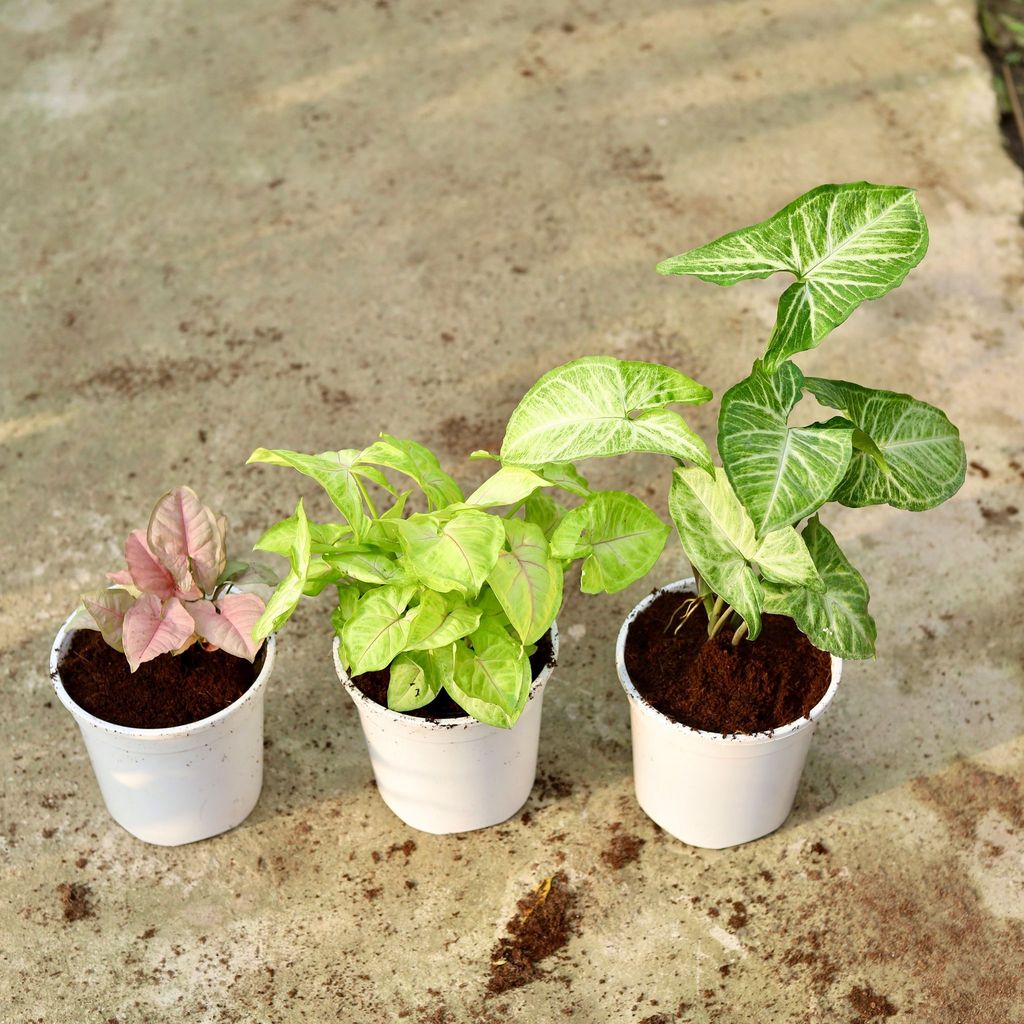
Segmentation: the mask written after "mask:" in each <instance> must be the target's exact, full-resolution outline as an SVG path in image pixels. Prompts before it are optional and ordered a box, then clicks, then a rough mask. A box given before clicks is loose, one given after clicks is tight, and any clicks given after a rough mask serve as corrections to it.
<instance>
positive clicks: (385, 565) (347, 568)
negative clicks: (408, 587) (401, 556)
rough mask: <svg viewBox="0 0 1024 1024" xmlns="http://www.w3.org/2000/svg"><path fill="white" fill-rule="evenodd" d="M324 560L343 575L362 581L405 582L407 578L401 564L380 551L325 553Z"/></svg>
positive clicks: (407, 575)
mask: <svg viewBox="0 0 1024 1024" xmlns="http://www.w3.org/2000/svg"><path fill="white" fill-rule="evenodd" d="M324 560H325V561H326V562H328V563H329V564H330V565H332V566H333V567H334V568H335V569H337V570H338V571H339V572H341V573H343V574H344V575H345V576H350V577H351V578H352V579H354V580H362V581H363V583H405V582H408V579H409V574H408V573H407V572H406V571H405V569H404V568H403V567H402V565H401V564H400V563H399V562H396V561H395V560H394V559H393V558H389V557H388V556H387V555H386V554H384V553H383V552H381V551H374V550H372V549H370V550H367V551H354V552H341V553H339V554H329V555H325V556H324Z"/></svg>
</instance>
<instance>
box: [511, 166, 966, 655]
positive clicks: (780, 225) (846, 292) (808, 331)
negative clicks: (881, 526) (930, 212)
mask: <svg viewBox="0 0 1024 1024" xmlns="http://www.w3.org/2000/svg"><path fill="white" fill-rule="evenodd" d="M927 246H928V229H927V225H926V224H925V219H924V215H923V213H922V211H921V208H920V206H919V205H918V202H917V198H916V196H915V194H914V192H913V190H911V189H908V188H901V187H890V186H880V185H870V184H868V183H866V182H857V183H853V184H846V185H823V186H821V187H819V188H816V189H813V190H812V191H811V192H808V193H807V194H806V195H804V196H801V197H800V198H799V199H797V200H795V201H794V202H792V203H790V204H789V205H788V206H787V207H785V208H784V209H783V210H781V211H780V212H779V213H777V214H775V215H774V216H773V217H770V218H769V219H768V220H766V221H763V222H762V223H760V224H755V225H754V226H752V227H748V228H743V229H741V230H739V231H733V232H731V233H730V234H727V235H724V236H723V237H722V238H719V239H717V240H716V241H714V242H710V243H708V244H707V245H703V246H700V247H699V248H696V249H692V250H690V251H688V252H685V253H683V254H682V255H680V256H676V257H673V258H672V259H668V260H665V261H664V262H662V263H660V264H659V265H658V268H657V269H658V271H659V273H662V274H688V275H692V276H695V277H700V278H702V279H703V280H706V281H712V282H714V283H715V284H720V285H731V284H735V283H737V282H739V281H743V280H747V279H750V278H764V277H768V276H770V275H771V274H774V273H776V272H780V271H782V272H788V273H791V274H792V275H793V276H794V277H795V278H796V280H795V282H794V283H793V284H791V285H790V286H789V287H788V288H787V289H786V291H785V292H784V293H783V294H782V297H781V299H780V300H779V310H778V316H777V319H776V323H775V328H774V330H773V331H772V334H771V337H770V338H769V341H768V345H767V348H766V350H765V353H764V355H763V356H762V357H761V358H760V359H758V360H757V361H756V362H755V363H754V366H753V369H752V371H751V373H750V375H749V376H748V377H746V378H745V379H744V380H741V381H740V382H739V383H738V384H735V385H734V386H733V387H731V388H730V389H729V390H728V391H726V392H725V394H724V395H723V396H722V404H721V410H720V414H719V419H718V451H719V456H720V458H721V466H720V467H715V466H713V465H712V464H711V462H710V459H709V458H708V457H707V449H706V448H705V447H704V446H703V444H702V443H701V442H700V441H699V439H697V438H695V437H694V436H693V435H692V434H690V433H689V431H686V432H685V433H681V432H680V431H679V429H678V426H676V428H675V429H673V428H671V427H668V426H666V429H660V427H661V424H662V422H663V418H664V417H666V416H671V415H672V414H670V413H667V412H666V411H665V410H664V409H663V402H664V400H665V399H666V398H667V397H668V396H666V395H663V394H661V393H659V392H658V391H657V390H656V389H652V390H650V391H649V392H648V391H637V392H636V393H632V394H629V395H626V396H625V397H624V401H623V404H622V405H621V406H620V407H618V408H617V409H616V410H615V413H616V414H617V416H612V417H611V418H609V417H608V415H607V414H608V412H609V410H608V409H606V408H604V406H603V403H602V402H601V401H600V400H599V399H598V400H595V397H594V395H595V394H597V395H601V394H603V392H604V384H603V381H604V380H605V378H606V377H608V376H609V375H614V374H615V373H617V372H621V371H620V368H622V367H627V366H628V367H631V368H633V369H632V370H631V372H634V373H640V372H641V371H640V370H639V367H643V366H648V367H650V369H649V370H648V373H649V374H653V373H654V372H655V370H654V368H653V364H641V363H620V362H618V361H617V360H614V359H610V358H608V357H603V356H596V357H587V358H583V359H577V360H574V361H573V362H571V363H567V364H566V365H564V366H560V367H556V368H555V369H553V370H551V371H550V372H548V373H547V374H545V375H544V376H543V377H542V378H541V379H540V380H539V381H538V382H537V383H536V384H535V385H534V386H533V387H532V388H531V389H530V390H529V391H528V392H527V394H526V395H525V396H524V397H523V399H522V401H521V402H520V403H519V405H518V407H517V408H516V409H515V411H514V412H513V414H512V417H511V419H510V420H509V423H508V428H507V431H506V434H505V438H504V441H503V444H502V448H501V460H502V462H503V464H504V465H505V466H506V467H512V466H522V467H531V466H536V465H537V464H539V463H542V462H543V463H549V464H550V463H552V462H554V463H556V464H561V465H562V466H563V468H564V470H565V471H566V472H568V471H570V469H572V467H573V464H574V463H576V462H578V461H580V460H583V459H587V458H592V457H594V456H602V455H614V454H622V453H624V452H627V451H645V452H652V451H653V452H661V453H663V454H666V455H669V456H671V457H673V458H674V459H675V460H676V461H677V463H678V465H677V467H676V468H675V469H674V471H673V475H672V484H671V488H670V492H669V511H670V514H671V517H672V519H673V520H674V522H675V525H676V528H677V530H678V532H679V536H680V539H681V541H682V544H683V548H684V550H685V552H686V554H687V556H688V558H689V560H690V562H691V564H692V565H693V569H694V573H695V576H696V579H697V582H698V592H697V597H696V598H694V599H693V600H692V601H691V602H690V603H689V605H688V606H687V609H686V613H685V614H687V615H689V614H693V613H694V612H695V611H696V609H697V608H699V607H704V608H705V610H706V612H707V615H708V631H709V633H710V634H711V635H714V634H716V633H717V632H719V631H720V630H722V629H724V628H726V627H731V628H732V629H733V642H734V643H739V642H740V641H741V640H742V639H743V638H744V637H747V638H748V639H750V640H753V639H755V638H756V637H757V636H758V634H759V633H760V632H761V625H762V622H761V619H762V615H763V614H765V613H772V614H780V615H788V616H790V617H791V618H793V620H794V621H795V622H796V625H797V626H798V628H799V629H800V630H801V631H802V632H803V633H804V634H805V635H806V636H807V637H808V639H809V640H810V641H811V643H812V644H814V646H816V647H818V648H820V649H821V650H824V651H828V652H830V653H832V654H836V655H838V656H840V657H843V658H869V657H872V656H873V655H874V650H875V632H876V631H875V623H874V621H873V619H872V617H871V615H870V614H869V612H868V588H867V585H866V584H865V582H864V580H863V578H862V577H861V575H860V573H859V572H857V570H856V569H855V568H854V567H853V566H852V565H851V564H850V562H849V560H848V559H847V558H846V556H845V555H844V554H843V552H842V551H841V550H840V548H839V546H838V544H837V543H836V540H835V538H834V537H833V536H832V534H831V533H830V532H829V531H828V530H827V529H826V528H825V527H824V526H823V525H822V523H821V521H820V519H819V517H818V511H819V509H820V508H821V507H822V506H823V505H825V504H827V503H828V502H831V501H836V502H839V503H840V504H843V505H847V506H851V507H861V506H865V505H878V504H888V505H892V506H893V507H895V508H900V509H909V510H911V511H922V510H924V509H930V508H934V507H935V506H937V505H939V504H941V503H942V502H943V501H945V500H946V499H947V498H950V497H951V496H952V495H953V494H955V493H956V491H957V490H958V489H959V488H960V486H961V484H962V483H963V481H964V474H965V470H966V456H965V452H964V446H963V444H962V442H961V441H960V436H959V433H958V431H957V429H956V427H955V426H953V424H952V423H950V421H949V420H948V419H947V418H946V416H945V414H944V413H942V412H941V411H940V410H938V409H936V408H934V407H933V406H931V405H928V404H927V403H925V402H921V401H918V400H917V399H915V398H911V397H910V396H909V395H904V394H898V393H896V392H893V391H883V390H878V389H874V388H866V387H861V386H860V385H858V384H851V383H848V382H847V381H841V380H829V379H825V378H821V377H805V376H804V375H803V373H802V372H801V371H800V369H799V368H798V367H797V366H796V365H795V364H794V363H793V362H791V361H790V360H791V357H792V356H795V355H796V354H798V353H800V352H803V351H806V350H807V349H811V348H814V347H816V346H817V345H818V344H820V342H821V341H822V340H823V339H824V338H825V336H826V335H827V334H828V333H829V332H830V331H831V330H832V329H833V328H835V327H837V326H838V325H839V324H841V323H843V321H845V320H846V319H847V317H849V316H850V314H851V313H852V312H853V311H854V309H856V307H857V306H858V305H859V304H860V303H861V302H863V301H865V300H867V299H876V298H879V297H881V296H882V295H884V294H885V293H886V292H888V291H891V290H892V289H893V288H895V287H897V286H898V285H899V284H900V283H901V282H902V281H903V279H904V278H905V277H906V275H907V274H908V272H909V271H910V270H911V269H912V268H913V267H915V266H916V265H917V264H918V263H919V262H920V261H921V259H922V257H923V256H924V253H925V250H926V249H927ZM661 369H663V368H661ZM805 394H810V395H812V396H813V397H814V398H815V399H817V401H818V402H819V403H821V405H823V406H826V407H828V408H830V409H832V410H834V411H835V412H836V413H837V415H835V416H833V417H831V418H830V419H828V420H825V421H823V422H815V423H811V424H809V425H807V426H790V425H789V420H790V417H791V415H792V413H793V410H794V408H795V407H796V406H797V404H798V403H799V401H800V399H801V398H802V397H803V396H804V395H805ZM669 400H671V399H669ZM623 416H624V417H626V418H628V420H629V423H630V424H631V427H630V429H628V430H625V429H623V428H622V427H621V425H620V421H619V420H620V418H621V417H623ZM671 422H672V421H671V420H665V423H666V425H667V424H668V423H671ZM684 460H686V461H690V462H693V463H694V465H692V466H685V465H684V464H683V463H684ZM590 500H591V499H587V500H586V501H585V502H584V504H583V505H582V506H581V507H580V508H579V509H577V510H575V511H573V512H572V513H570V514H569V515H567V516H566V518H565V520H563V525H562V526H561V527H560V530H561V531H562V532H561V533H560V534H557V535H556V536H555V537H554V538H553V542H552V546H553V547H554V548H555V550H556V553H558V554H560V555H562V556H568V555H577V554H579V553H580V552H582V551H585V550H587V549H588V547H592V546H593V545H594V544H595V543H600V538H596V539H595V538H594V537H593V535H592V534H591V532H590V525H589V522H588V518H587V517H588V506H589V504H590ZM805 521H806V522H805ZM569 523H571V524H572V527H571V529H570V527H569V525H567V524H569ZM801 523H803V526H802V529H798V528H799V527H800V526H801ZM577 527H579V530H577ZM587 584H588V581H587V578H586V563H585V564H584V579H583V589H584V590H588V589H592V588H589V587H588V585H587Z"/></svg>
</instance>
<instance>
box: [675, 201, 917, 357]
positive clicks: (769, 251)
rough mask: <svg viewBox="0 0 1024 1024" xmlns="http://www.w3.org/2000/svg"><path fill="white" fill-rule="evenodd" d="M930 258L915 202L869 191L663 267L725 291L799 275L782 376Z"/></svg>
mask: <svg viewBox="0 0 1024 1024" xmlns="http://www.w3.org/2000/svg"><path fill="white" fill-rule="evenodd" d="M927 248H928V227H927V225H926V223H925V219H924V214H923V213H922V212H921V208H920V206H919V205H918V202H917V197H916V196H915V195H914V192H913V191H912V190H911V189H908V188H900V187H895V186H888V185H871V184H868V183H867V182H864V181H861V182H854V183H851V184H846V185H822V186H820V187H819V188H816V189H812V190H811V191H810V192H808V193H806V194H805V195H803V196H801V197H800V198H799V199H797V200H795V201H794V202H792V203H790V204H789V205H788V206H787V207H785V208H784V209H782V210H780V211H779V212H778V213H776V214H775V215H774V216H772V217H769V218H768V220H765V221H762V222H761V223H760V224H755V225H753V226H752V227H748V228H742V229H741V230H739V231H733V232H730V233H729V234H727V235H723V236H722V237H721V238H719V239H717V240H716V241H714V242H710V243H708V244H707V245H703V246H701V247H700V248H697V249H692V250H690V251H689V252H685V253H683V254H682V255H681V256H675V257H673V258H672V259H667V260H664V261H663V262H661V263H659V264H658V272H659V273H661V274H692V275H693V276H695V277H699V278H701V279H703V280H705V281H712V282H714V283H715V284H722V285H729V284H735V283H736V282H737V281H743V280H747V279H749V278H764V277H769V276H770V275H772V274H774V273H776V272H777V271H780V270H781V271H789V272H790V273H792V274H793V275H794V276H795V277H796V279H797V280H796V283H794V284H792V285H790V287H789V288H788V289H786V291H785V292H784V293H783V295H782V298H781V299H780V301H779V313H778V318H777V320H776V322H775V329H774V331H773V332H772V336H771V339H770V340H769V342H768V349H767V351H766V353H765V357H764V361H765V365H766V367H767V369H769V370H774V369H775V368H776V367H778V366H779V365H780V364H781V363H782V362H783V361H784V360H786V359H788V358H789V357H790V356H792V355H794V354H795V353H797V352H803V351H804V350H805V349H809V348H814V347H815V346H816V345H818V344H819V343H820V342H821V340H822V339H823V338H824V337H825V336H826V335H827V334H828V333H829V332H830V331H831V330H832V329H833V328H835V327H837V326H838V325H839V324H841V323H842V322H843V321H844V320H846V318H847V317H848V316H849V315H850V314H851V313H852V312H853V311H854V310H855V309H856V308H857V306H859V305H860V304H861V303H862V302H864V301H865V300H867V299H877V298H879V297H880V296H882V295H885V294H886V292H889V291H891V290H892V289H893V288H895V287H897V286H898V285H899V284H901V283H902V281H903V279H904V278H905V277H906V276H907V274H908V273H909V272H910V271H911V270H912V269H913V268H914V267H916V266H917V264H918V263H920V262H921V260H922V258H923V257H924V254H925V251H926V250H927Z"/></svg>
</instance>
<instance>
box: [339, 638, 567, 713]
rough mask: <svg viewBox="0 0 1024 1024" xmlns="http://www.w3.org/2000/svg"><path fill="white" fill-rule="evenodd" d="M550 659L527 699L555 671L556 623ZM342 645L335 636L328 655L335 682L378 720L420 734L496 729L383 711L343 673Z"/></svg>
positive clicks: (387, 710) (387, 709)
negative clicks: (330, 655)
mask: <svg viewBox="0 0 1024 1024" xmlns="http://www.w3.org/2000/svg"><path fill="white" fill-rule="evenodd" d="M550 633H551V658H550V660H549V661H548V663H547V664H546V665H545V666H544V667H543V668H542V669H541V670H540V673H539V674H538V675H537V677H536V679H534V681H533V685H532V686H531V687H530V696H529V697H528V698H527V699H528V700H533V699H534V697H536V696H537V694H538V693H539V692H540V691H541V690H542V689H543V688H544V686H545V684H546V683H547V681H548V679H549V678H550V676H551V673H552V672H553V671H554V670H555V668H556V667H557V665H558V623H557V622H552V623H551V629H550ZM340 643H341V640H340V638H339V637H338V636H337V634H335V636H334V639H333V641H332V643H331V654H332V656H333V658H334V670H335V672H337V673H338V679H339V680H340V681H341V685H342V686H344V687H345V689H346V690H347V691H348V695H349V696H350V697H351V698H352V699H353V700H354V701H355V702H356V704H357V705H359V706H360V707H362V708H365V709H366V710H367V711H369V712H370V713H371V714H373V715H376V716H377V717H378V718H380V719H382V720H384V721H391V722H394V723H395V724H396V725H403V726H406V727H409V728H412V729H419V730H421V731H423V732H446V731H448V730H452V729H458V728H461V729H471V728H474V727H477V726H478V727H480V728H482V729H493V728H495V726H493V725H488V724H487V723H486V722H481V721H479V720H478V719H476V718H474V717H473V716H472V715H464V716H460V717H459V718H439V719H430V718H420V717H419V716H418V715H407V714H404V713H403V712H401V711H392V710H391V708H386V707H384V706H383V705H382V704H378V703H377V702H376V701H375V700H372V699H371V698H369V697H367V696H366V694H365V693H363V691H362V690H360V689H359V687H358V686H356V685H355V683H353V682H352V680H351V679H350V678H349V674H348V673H347V672H346V671H345V669H344V668H343V667H342V664H341V658H339V657H338V647H339V645H340Z"/></svg>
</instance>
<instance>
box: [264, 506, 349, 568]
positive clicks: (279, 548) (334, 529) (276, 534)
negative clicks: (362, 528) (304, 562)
mask: <svg viewBox="0 0 1024 1024" xmlns="http://www.w3.org/2000/svg"><path fill="white" fill-rule="evenodd" d="M297 528H298V520H297V519H296V517H295V516H293V515H292V516H289V517H288V518H287V519H282V520H281V521H280V522H279V523H274V525H273V526H271V527H270V529H268V530H267V531H266V533H264V534H263V535H262V536H261V537H260V539H259V540H258V541H256V543H255V544H253V550H254V551H270V552H271V553H273V554H275V555H283V556H284V557H285V558H287V557H288V552H289V551H291V549H292V544H294V543H295V531H296V529H297ZM306 528H307V529H308V530H309V542H310V551H312V552H313V554H315V555H322V554H323V553H324V552H325V551H334V550H335V548H336V547H337V545H338V544H339V543H340V542H341V541H342V540H343V539H344V538H345V537H351V536H352V528H351V527H349V526H346V525H345V524H344V523H311V522H309V521H308V520H307V521H306Z"/></svg>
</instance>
